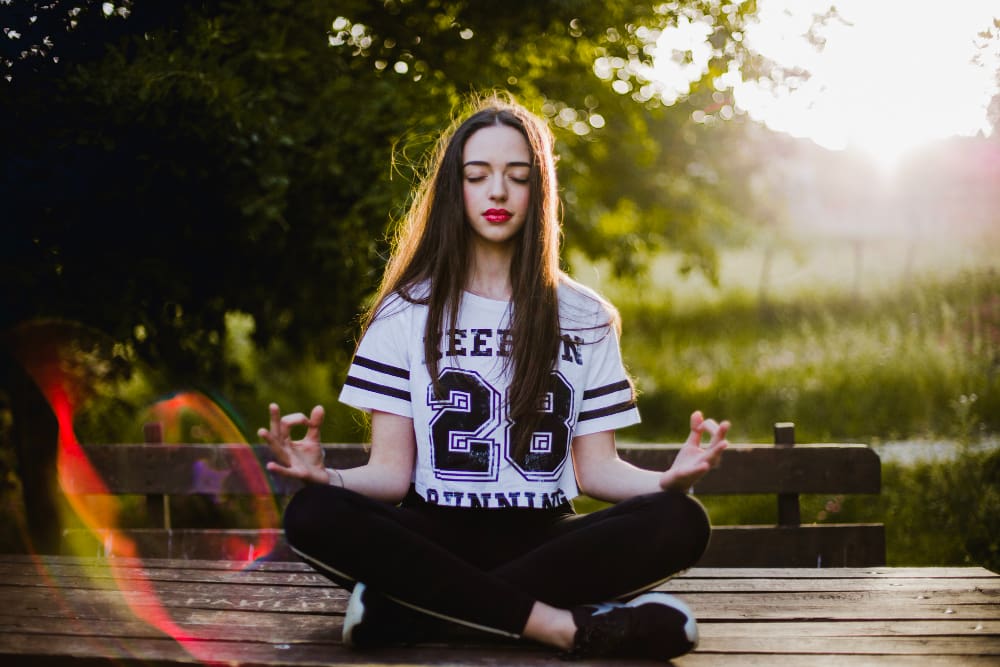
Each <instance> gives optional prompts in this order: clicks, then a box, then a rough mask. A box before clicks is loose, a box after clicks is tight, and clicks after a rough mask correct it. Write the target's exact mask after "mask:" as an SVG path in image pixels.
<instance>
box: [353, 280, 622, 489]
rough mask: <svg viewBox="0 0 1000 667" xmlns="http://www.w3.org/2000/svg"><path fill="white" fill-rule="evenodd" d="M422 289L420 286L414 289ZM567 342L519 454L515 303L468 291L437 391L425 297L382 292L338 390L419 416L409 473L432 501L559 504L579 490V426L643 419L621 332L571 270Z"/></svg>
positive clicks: (564, 293) (563, 316)
mask: <svg viewBox="0 0 1000 667" xmlns="http://www.w3.org/2000/svg"><path fill="white" fill-rule="evenodd" d="M416 292H419V290H416ZM559 316H560V326H561V328H562V339H563V343H562V347H561V349H560V353H559V357H558V363H557V365H556V368H555V370H554V371H553V373H552V382H551V390H550V392H549V393H548V394H547V395H546V397H545V400H544V406H545V409H544V417H543V419H542V422H541V423H540V424H539V426H538V427H537V428H536V430H535V433H534V436H533V439H532V443H531V446H530V448H529V451H528V452H527V454H526V455H525V456H523V457H521V459H520V460H514V458H513V455H512V451H511V449H512V446H513V443H512V438H511V429H512V427H513V423H512V422H511V420H510V419H509V416H508V414H507V400H506V392H507V390H508V387H509V384H510V377H509V375H510V374H509V372H507V371H505V369H504V361H505V360H506V358H507V357H508V356H509V354H510V350H511V337H510V332H509V322H510V304H509V303H508V302H506V301H495V300H492V299H486V298H483V297H481V296H477V295H475V294H471V293H469V292H465V293H464V294H463V297H462V303H461V306H460V309H459V315H458V325H457V326H454V327H448V330H447V333H446V334H445V335H444V336H442V337H441V343H440V348H439V349H440V350H441V353H442V357H441V358H440V360H439V361H438V374H439V378H440V381H441V385H442V386H443V388H444V391H445V396H444V398H443V399H436V398H435V397H434V391H433V386H432V384H431V379H430V375H429V374H428V372H427V366H426V364H425V363H424V347H423V338H424V325H425V322H426V319H427V307H426V306H423V305H419V304H415V303H412V302H410V301H407V300H405V299H404V298H402V297H401V296H399V295H393V296H391V297H390V298H388V299H386V302H385V303H384V304H383V306H382V307H381V308H380V310H379V312H378V314H377V316H376V317H375V319H374V321H373V322H372V323H371V326H370V327H369V328H368V330H367V332H366V333H365V335H364V337H363V338H362V340H361V342H360V344H359V345H358V349H357V353H356V354H355V357H354V360H353V362H352V364H351V368H350V370H349V373H348V377H347V380H346V382H345V384H344V387H343V389H342V390H341V393H340V400H341V401H342V402H343V403H346V404H348V405H351V406H354V407H356V408H359V409H362V410H366V411H371V410H381V411H384V412H390V413H393V414H397V415H402V416H404V417H410V418H412V419H413V426H414V430H415V432H416V442H417V453H416V465H415V466H414V473H413V483H414V486H415V488H416V491H417V493H419V494H420V496H421V497H423V498H424V499H425V500H426V501H427V502H429V503H436V504H440V505H448V506H453V507H476V508H479V507H482V508H505V507H527V508H546V507H552V506H555V505H558V504H561V503H562V502H565V501H566V500H568V499H571V498H574V497H575V496H576V495H577V494H578V491H577V485H576V477H575V475H574V472H573V460H572V457H571V456H570V455H569V454H570V445H571V443H572V439H573V437H574V436H578V435H586V434H588V433H596V432H599V431H607V430H611V429H617V428H622V427H625V426H630V425H632V424H635V423H637V422H638V421H639V411H638V409H637V408H636V405H635V400H634V395H633V392H632V386H631V384H630V382H629V380H628V376H627V375H626V372H625V369H624V367H623V365H622V360H621V351H620V349H619V344H618V336H617V334H616V332H615V329H614V327H613V326H612V325H611V324H610V316H609V314H608V312H607V309H606V307H605V306H604V304H603V303H602V301H601V300H600V299H599V298H598V297H597V295H596V294H595V293H594V292H592V291H591V290H589V289H588V288H586V287H583V286H582V285H579V284H578V283H575V282H572V281H568V280H564V281H563V282H562V283H561V284H560V287H559Z"/></svg>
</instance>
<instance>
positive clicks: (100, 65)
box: [0, 0, 754, 541]
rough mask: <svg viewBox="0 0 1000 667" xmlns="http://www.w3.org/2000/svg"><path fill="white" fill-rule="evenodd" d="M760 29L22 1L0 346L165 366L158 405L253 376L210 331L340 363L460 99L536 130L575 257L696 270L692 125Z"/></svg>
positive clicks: (368, 6) (625, 19)
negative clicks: (542, 129) (531, 122)
mask: <svg viewBox="0 0 1000 667" xmlns="http://www.w3.org/2000/svg"><path fill="white" fill-rule="evenodd" d="M753 11H754V4H753V3H752V2H749V3H748V2H730V1H727V0H684V1H676V2H667V3H662V4H653V3H649V4H647V3H631V2H628V3H626V2H622V3H606V2H603V1H597V0H581V1H579V2H574V3H566V2H559V1H552V2H537V1H534V0H514V1H512V2H507V3H504V5H503V9H502V10H499V9H498V7H497V6H496V5H495V4H494V3H486V2H473V1H470V0H450V1H449V0H429V1H427V2H410V1H405V0H384V1H383V2H377V3H372V2H368V1H362V0H341V1H339V2H335V3H305V2H297V1H293V0H267V1H266V2H250V1H249V0H231V1H224V0H203V1H201V2H197V3H175V2H171V1H167V0H159V1H157V0H148V1H146V2H116V3H96V2H88V1H81V2H74V3H67V2H58V1H55V0H53V1H52V2H46V3H40V2H34V3H22V4H21V5H19V7H18V9H17V11H16V12H15V13H14V14H13V15H11V16H10V17H7V18H5V19H4V23H5V25H4V26H3V27H4V28H5V32H6V33H7V36H8V39H7V40H6V42H5V44H4V48H5V49H6V51H5V53H4V56H5V58H4V62H5V66H6V72H7V73H6V78H7V79H8V81H7V82H0V85H2V86H5V87H6V88H7V90H5V91H4V94H3V95H2V96H0V133H2V134H0V142H2V145H3V146H4V154H3V157H2V159H0V160H2V161H0V164H2V168H3V173H4V177H3V179H2V183H0V201H2V202H3V206H4V214H3V220H4V229H3V238H4V243H3V245H2V248H0V281H2V282H3V284H5V285H10V286H14V289H8V290H4V293H3V296H0V330H6V331H8V332H11V331H15V332H16V331H18V329H16V327H17V326H18V325H19V324H20V323H24V322H28V321H33V320H37V319H39V318H59V319H64V320H70V321H74V322H79V323H81V325H82V326H84V327H88V328H93V329H96V330H98V331H102V332H105V333H106V334H107V335H108V336H109V337H110V340H111V341H114V342H116V343H118V344H117V345H113V346H112V348H111V349H112V350H114V353H115V354H116V355H118V357H120V358H121V359H122V360H123V361H125V362H129V361H131V360H133V359H144V360H148V361H151V362H153V363H155V364H156V365H157V367H159V368H165V369H169V370H168V371H166V372H167V373H168V374H169V377H170V384H171V385H175V386H176V385H178V384H205V385H209V386H215V387H223V388H225V389H227V390H231V391H236V390H238V387H239V386H240V383H241V382H244V383H245V382H246V381H247V380H249V378H244V377H241V375H240V373H239V370H238V369H237V368H234V367H231V366H227V365H226V364H225V363H224V361H223V360H224V355H223V354H222V353H221V351H222V348H223V345H224V342H225V339H226V335H225V334H226V332H225V317H226V313H227V312H232V311H240V312H243V313H247V314H249V315H251V316H252V317H253V321H254V336H255V340H256V342H257V343H258V344H259V345H267V344H270V343H273V342H274V341H280V342H282V344H284V345H287V346H288V349H291V350H298V351H299V353H301V354H304V353H305V352H307V351H308V352H309V353H310V354H314V355H319V356H320V357H322V355H324V354H335V353H337V352H340V353H341V354H343V353H344V351H345V350H348V349H349V346H350V340H351V338H352V334H353V331H354V323H355V319H354V318H355V315H356V313H357V312H358V310H359V308H360V307H361V305H362V304H363V302H364V300H365V298H366V297H367V296H368V295H370V294H371V292H372V291H373V289H374V287H375V285H376V282H377V280H378V276H379V274H380V271H381V268H382V264H383V262H384V258H385V254H386V250H387V244H386V231H387V229H389V228H390V227H391V223H392V221H393V220H394V219H396V218H397V217H398V216H399V214H400V212H401V211H402V209H403V207H404V206H405V204H406V198H407V193H408V191H409V188H410V185H411V183H412V180H413V178H414V176H415V175H416V174H417V173H418V172H419V169H420V166H421V157H422V156H423V154H424V152H425V150H426V148H427V147H428V146H429V145H430V143H431V141H432V140H433V137H434V132H436V131H437V130H439V129H440V128H441V127H442V126H443V125H445V124H446V123H447V121H448V119H449V117H450V114H451V112H452V109H453V108H454V107H455V105H456V104H457V103H459V102H460V101H461V100H462V98H463V96H465V95H466V94H467V93H469V92H470V91H476V90H490V89H494V88H503V89H507V90H510V91H511V92H512V93H513V94H514V95H515V96H517V97H518V99H520V100H521V101H523V102H524V103H526V104H527V105H529V106H531V107H533V108H535V109H536V110H537V111H539V112H540V113H543V114H546V115H547V116H549V117H550V118H551V119H552V122H553V125H554V126H555V128H556V131H557V136H558V141H559V152H560V153H561V154H562V156H563V165H562V167H561V178H562V181H563V189H564V198H565V200H566V203H567V206H566V213H565V225H566V238H567V242H568V245H569V246H570V247H575V248H578V249H581V250H582V251H584V252H585V253H587V254H589V255H591V256H600V257H608V258H609V259H610V260H611V261H612V262H613V264H614V265H615V266H616V267H618V268H619V269H620V270H623V271H624V270H634V269H635V267H636V266H637V264H638V262H637V259H639V258H641V255H642V251H644V250H652V249H656V248H658V247H661V246H662V245H663V244H665V243H674V244H676V245H677V246H678V247H680V248H683V249H684V250H686V251H687V252H688V253H689V255H690V256H691V257H692V259H693V262H692V263H693V265H701V266H703V267H706V268H708V269H709V270H710V269H711V266H712V259H711V257H712V256H711V252H710V249H711V247H712V240H713V238H714V237H715V236H716V235H717V234H718V230H719V229H720V228H724V227H725V226H726V225H728V224H731V222H732V219H733V214H732V211H731V210H729V209H727V207H726V205H725V204H724V200H723V194H724V193H723V191H722V188H720V187H719V185H718V183H717V182H713V181H712V179H709V178H704V177H702V176H699V175H698V174H695V173H693V172H692V171H691V170H690V169H689V168H688V167H689V165H690V164H691V162H692V161H693V160H694V158H695V154H696V147H695V146H696V141H695V137H696V136H697V134H698V133H699V132H700V131H701V130H702V129H704V128H703V127H702V126H700V125H698V124H697V123H695V122H694V121H692V110H701V111H702V112H703V115H704V109H705V107H706V102H707V101H710V98H711V96H712V95H713V94H714V93H718V92H719V91H717V90H715V88H714V82H715V80H716V78H717V77H718V76H719V75H720V74H721V73H723V72H726V71H727V70H728V69H729V66H730V65H729V64H730V62H734V63H736V64H737V65H741V64H742V65H744V66H749V64H750V60H749V58H748V56H747V55H746V54H745V52H744V50H743V49H742V48H741V46H740V33H741V30H742V27H743V25H744V23H745V22H746V21H747V20H748V17H749V16H751V15H752V12H753ZM682 17H684V18H685V19H688V20H694V21H702V22H704V23H706V24H707V25H709V26H711V30H710V34H709V38H708V39H709V40H710V42H711V44H712V47H713V54H714V55H713V57H712V58H711V60H710V61H709V63H708V64H707V71H706V73H705V75H704V76H703V77H702V79H701V80H700V81H696V82H694V83H693V84H692V88H691V92H690V93H689V94H687V95H686V96H682V101H681V102H679V103H677V104H674V105H667V104H665V103H664V102H663V100H662V97H661V96H660V95H659V89H658V86H659V85H660V84H658V83H657V82H656V81H655V80H653V79H652V76H651V75H650V74H648V66H649V65H650V63H651V54H652V47H651V44H652V43H653V42H654V41H655V39H656V38H657V36H658V35H659V34H660V31H661V30H663V29H664V28H667V27H669V26H671V25H675V24H676V23H677V22H678V21H679V20H680V19H681V18H682ZM11 30H13V31H14V32H15V33H16V35H17V37H16V38H15V37H11V35H10V31H11ZM8 338H9V340H15V339H16V338H17V337H16V336H13V337H11V336H8ZM123 366H127V363H126V364H123ZM0 367H2V368H3V369H4V371H3V373H2V374H0V375H2V376H3V377H2V378H0V382H2V386H3V387H4V388H5V389H6V392H7V395H8V396H9V397H11V399H10V400H11V404H12V406H13V414H14V417H13V422H14V425H15V426H14V428H15V429H20V430H19V431H18V432H19V433H21V434H22V435H21V436H18V437H17V438H15V440H17V441H18V442H23V443H24V444H23V446H24V447H26V448H29V450H30V451H23V452H22V453H23V456H22V460H21V462H20V467H21V469H22V470H25V469H28V468H31V469H37V470H48V469H49V468H50V467H51V466H50V465H48V464H45V462H46V461H48V462H50V461H51V457H52V451H53V447H54V445H51V446H50V444H49V443H52V442H54V439H53V423H52V420H51V419H50V418H46V417H45V415H44V412H45V411H44V410H40V409H38V397H35V399H34V404H33V405H34V407H32V406H29V405H27V403H25V401H29V399H28V398H26V394H25V393H24V391H23V390H24V387H25V386H26V385H25V383H24V382H23V378H22V379H20V380H19V379H17V378H19V377H20V376H19V371H18V369H17V364H16V363H15V362H14V361H13V360H11V359H7V360H6V361H5V362H4V363H3V364H0ZM15 386H16V387H18V389H17V390H15V389H14V387H15ZM28 415H35V416H34V417H29V416H28ZM46 424H47V425H46ZM33 462H34V463H33ZM36 464H38V465H36ZM43 464H44V465H43ZM32 484H33V485H34V486H36V487H37V486H39V485H40V484H42V482H39V481H38V480H35V481H34V482H33V483H32ZM27 486H30V485H29V484H26V487H27ZM27 494H28V491H27V489H26V495H27ZM28 504H29V505H31V504H32V502H29V503H28ZM29 511H30V508H29ZM29 518H32V517H29ZM42 521H45V512H44V511H43V510H41V511H39V512H38V516H36V517H34V518H32V523H33V524H34V525H35V527H36V528H37V527H38V524H39V522H42ZM39 539H41V538H39ZM42 541H44V540H42Z"/></svg>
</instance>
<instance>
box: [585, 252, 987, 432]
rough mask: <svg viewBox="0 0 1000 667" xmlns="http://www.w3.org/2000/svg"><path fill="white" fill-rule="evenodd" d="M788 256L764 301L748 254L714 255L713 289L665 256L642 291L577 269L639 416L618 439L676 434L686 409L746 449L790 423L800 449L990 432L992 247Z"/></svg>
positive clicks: (756, 257)
mask: <svg viewBox="0 0 1000 667" xmlns="http://www.w3.org/2000/svg"><path fill="white" fill-rule="evenodd" d="M793 250H794V252H793ZM793 250H789V251H787V252H782V253H777V254H776V256H775V257H774V260H773V262H772V268H771V277H770V281H769V283H768V289H767V290H766V294H765V296H764V297H763V298H762V295H761V278H760V275H761V265H762V257H763V254H762V253H761V252H760V251H759V250H756V251H755V250H744V251H734V252H725V253H723V254H722V256H721V257H720V261H719V267H720V271H719V281H718V285H715V286H713V285H711V284H710V283H709V282H708V281H707V280H706V279H705V278H704V277H702V276H690V277H684V276H681V275H680V274H679V273H678V272H677V270H676V264H677V262H678V261H679V260H678V259H677V258H671V257H664V258H662V259H660V260H658V261H657V262H655V263H654V265H653V267H652V269H651V271H650V274H649V277H648V279H647V280H644V281H643V284H642V286H641V289H640V288H636V287H635V286H634V285H632V284H630V283H628V282H627V281H616V280H613V279H609V278H607V277H606V275H604V274H603V273H602V272H601V270H600V267H595V266H593V265H586V264H584V265H582V266H581V268H580V270H579V271H578V272H577V275H578V277H579V278H580V279H581V280H582V281H583V282H586V283H588V284H590V285H592V286H594V287H596V288H598V289H600V290H601V291H602V292H603V293H605V294H606V295H607V296H608V297H609V298H610V299H611V300H612V301H614V303H615V304H616V305H617V306H618V307H619V309H620V311H621V314H622V319H623V323H624V334H623V341H622V346H623V354H624V356H625V359H626V362H627V363H628V365H629V368H630V371H631V372H632V373H633V375H634V377H635V379H636V384H637V386H638V388H639V391H640V406H643V407H645V408H646V410H645V411H644V423H643V424H642V425H640V426H639V427H637V428H635V429H633V430H632V431H630V432H629V433H627V434H625V435H626V436H627V437H631V438H635V439H641V440H663V439H666V440H670V439H675V438H677V437H679V436H680V435H682V432H683V429H684V426H685V424H686V414H687V413H689V412H690V410H692V409H694V408H701V409H703V410H705V411H707V412H711V413H712V414H715V415H721V416H725V417H727V418H729V419H731V420H732V421H733V423H734V425H735V429H734V437H735V438H737V439H743V440H747V441H754V440H764V441H766V440H769V439H770V437H771V427H772V424H773V423H774V422H775V421H794V422H796V424H797V426H798V433H799V437H800V439H802V440H803V441H804V440H830V439H834V440H845V439H847V440H861V441H864V442H873V441H875V442H877V441H879V440H885V439H900V438H913V437H928V436H939V437H940V436H944V437H949V438H957V437H963V438H970V437H977V436H978V435H980V434H982V433H984V432H992V433H996V432H998V431H1000V395H998V385H997V373H998V371H1000V274H998V272H997V269H998V268H1000V260H998V259H997V258H998V255H997V254H996V253H990V252H989V251H988V249H986V248H984V246H982V245H981V244H971V243H969V244H965V245H963V244H958V243H954V244H951V245H946V244H942V243H940V242H934V241H932V240H927V241H926V242H925V243H924V244H922V245H920V246H917V247H907V246H906V245H905V244H900V243H896V242H892V241H889V240H885V241H881V242H875V241H872V242H870V243H869V244H868V245H866V246H864V248H863V253H862V256H861V263H860V265H859V264H858V258H857V255H856V251H855V247H854V246H853V245H852V244H850V243H847V242H840V243H838V242H835V241H829V240H828V241H815V242H813V243H812V244H811V245H805V244H799V245H797V246H796V247H795V248H794V249H793ZM907 267H908V268H907ZM651 408H654V409H651Z"/></svg>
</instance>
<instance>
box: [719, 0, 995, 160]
mask: <svg viewBox="0 0 1000 667" xmlns="http://www.w3.org/2000/svg"><path fill="white" fill-rule="evenodd" d="M831 4H832V3H830V2H829V0H828V1H826V2H818V1H816V0H812V1H810V2H801V1H795V2H793V1H792V0H761V2H760V3H759V6H760V13H759V23H757V24H756V25H754V26H752V27H751V29H749V30H748V31H747V42H748V44H749V45H750V46H751V48H753V49H754V50H756V51H758V52H760V53H762V54H763V55H765V56H767V57H768V58H770V59H772V60H774V61H776V62H778V63H780V64H782V65H785V66H798V67H802V68H804V69H806V70H808V71H809V72H810V73H811V76H810V78H809V79H803V80H794V79H793V80H792V81H790V82H788V84H783V83H778V84H771V83H770V82H767V81H765V82H752V83H746V84H741V85H739V86H738V87H737V89H736V91H735V95H736V101H737V103H738V104H739V106H740V107H742V108H743V109H745V110H747V111H748V112H749V113H750V115H751V116H752V117H754V118H755V119H757V120H761V121H764V122H765V123H767V125H768V126H770V127H771V128H772V129H775V130H778V131H782V132H787V133H789V134H791V135H793V136H799V137H808V138H810V139H812V140H813V141H815V142H816V143H818V144H820V145H822V146H824V147H827V148H831V149H842V148H855V149H858V150H860V151H863V152H865V153H867V154H868V155H870V156H871V157H872V159H873V160H874V161H875V162H876V163H877V164H879V165H881V166H882V167H884V168H887V169H891V168H892V167H894V166H895V165H896V164H898V163H899V162H900V161H901V160H902V159H905V156H906V154H907V153H909V152H911V151H913V150H914V149H916V148H918V147H920V146H921V145H923V144H926V143H927V142H929V141H932V140H935V139H940V138H944V137H949V136H954V135H973V134H976V133H979V132H983V133H988V132H989V124H988V122H987V120H986V113H985V107H986V105H987V103H988V102H989V99H990V97H991V95H992V94H993V92H994V91H995V86H996V84H995V72H996V67H997V63H995V62H994V63H986V66H977V65H975V64H974V63H973V58H974V55H975V53H976V46H975V37H976V35H977V33H979V32H981V31H983V30H985V29H986V28H988V27H989V26H990V25H991V23H992V20H993V16H994V15H1000V10H998V9H997V8H996V6H995V5H993V4H991V3H990V2H986V1H985V0H962V1H959V2H954V3H935V4H934V5H932V6H927V5H925V4H923V3H919V4H918V3H912V2H906V1H904V0H885V1H880V2H868V1H866V0H843V1H842V2H837V3H836V9H837V15H836V16H835V17H833V18H831V20H829V21H827V22H826V24H825V25H824V26H822V27H819V28H817V29H815V30H814V34H815V35H817V36H818V37H819V38H821V39H822V40H824V42H825V43H824V46H823V48H822V49H821V50H817V49H816V48H815V47H814V46H813V45H812V44H810V43H809V42H808V40H807V39H806V38H805V36H804V35H805V34H806V33H807V32H808V31H809V30H810V27H811V24H812V21H813V15H814V14H815V13H820V12H823V11H825V10H826V9H828V8H829V6H830V5H831Z"/></svg>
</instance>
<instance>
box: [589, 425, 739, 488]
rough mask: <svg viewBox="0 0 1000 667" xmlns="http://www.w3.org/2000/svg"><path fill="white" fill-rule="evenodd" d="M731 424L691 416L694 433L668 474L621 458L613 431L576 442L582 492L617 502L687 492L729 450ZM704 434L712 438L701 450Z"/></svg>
mask: <svg viewBox="0 0 1000 667" xmlns="http://www.w3.org/2000/svg"><path fill="white" fill-rule="evenodd" d="M728 431H729V422H725V421H724V422H722V423H721V424H718V423H716V422H715V420H713V419H704V418H703V417H702V415H701V413H700V412H695V413H694V414H692V415H691V433H690V435H689V436H688V439H687V442H685V443H684V445H683V446H682V447H681V449H680V451H679V452H678V453H677V457H676V458H675V459H674V463H673V465H671V466H670V468H669V469H668V470H665V471H656V470H645V469H643V468H638V467H636V466H634V465H632V464H631V463H628V462H627V461H623V460H622V459H621V458H619V457H618V452H617V449H616V447H615V434H614V431H601V432H600V433H591V434H589V435H582V436H579V437H577V438H574V439H573V465H574V467H575V468H576V477H577V482H578V483H579V484H580V490H581V491H582V492H583V493H586V494H587V495H589V496H591V497H593V498H598V499H600V500H606V501H609V502H618V501H621V500H626V499H628V498H631V497H633V496H637V495H641V494H644V493H654V492H656V491H665V490H676V491H687V490H688V489H690V488H691V487H692V486H693V485H694V483H695V482H697V481H698V480H699V479H701V478H702V477H703V476H704V475H705V473H707V472H708V471H709V470H710V469H711V468H712V467H713V466H715V465H717V464H718V462H719V460H720V459H721V457H722V452H723V450H724V449H725V448H726V447H727V445H728V443H727V442H726V439H725V437H726V433H727V432H728ZM703 433H708V434H709V435H710V436H711V437H710V440H709V443H708V445H707V446H706V447H704V448H703V447H702V446H701V438H702V434H703Z"/></svg>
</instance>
